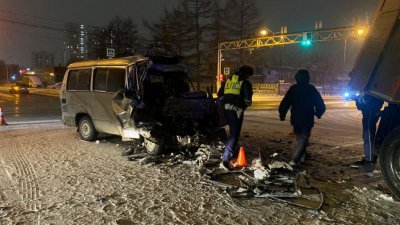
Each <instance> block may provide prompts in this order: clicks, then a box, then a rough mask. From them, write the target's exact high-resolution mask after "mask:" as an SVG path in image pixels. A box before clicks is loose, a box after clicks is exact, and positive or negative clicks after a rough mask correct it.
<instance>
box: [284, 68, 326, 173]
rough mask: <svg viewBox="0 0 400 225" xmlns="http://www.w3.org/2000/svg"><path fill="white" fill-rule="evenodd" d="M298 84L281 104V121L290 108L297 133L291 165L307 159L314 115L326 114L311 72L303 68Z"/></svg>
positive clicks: (297, 80)
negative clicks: (313, 83)
mask: <svg viewBox="0 0 400 225" xmlns="http://www.w3.org/2000/svg"><path fill="white" fill-rule="evenodd" d="M295 79H296V84H294V85H292V86H291V87H290V88H289V90H288V91H287V93H286V95H285V97H284V98H283V99H282V102H281V104H280V106H279V117H280V120H281V121H284V120H285V118H286V113H287V112H288V110H289V108H290V114H291V116H290V122H291V124H292V126H293V128H294V131H295V133H296V140H297V146H296V151H295V152H294V154H293V156H292V160H291V161H290V163H289V164H290V165H292V166H293V165H297V164H299V163H300V162H302V163H304V162H305V160H306V156H307V153H306V147H307V144H308V139H309V137H310V135H311V129H312V127H313V126H314V116H317V118H318V119H320V118H321V116H322V115H323V114H324V112H325V110H326V108H325V104H324V100H323V99H322V97H321V95H320V93H319V92H318V90H317V89H316V88H315V87H314V86H313V85H311V84H310V74H309V73H308V71H307V70H304V69H301V70H299V71H298V72H297V73H296V75H295Z"/></svg>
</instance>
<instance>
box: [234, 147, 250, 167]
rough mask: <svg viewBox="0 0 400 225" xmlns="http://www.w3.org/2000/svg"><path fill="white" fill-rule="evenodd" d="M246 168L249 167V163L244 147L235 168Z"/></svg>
mask: <svg viewBox="0 0 400 225" xmlns="http://www.w3.org/2000/svg"><path fill="white" fill-rule="evenodd" d="M246 166H247V161H246V156H245V154H244V147H240V150H239V156H238V159H237V161H236V164H235V167H246Z"/></svg>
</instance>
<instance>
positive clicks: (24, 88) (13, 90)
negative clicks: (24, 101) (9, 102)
mask: <svg viewBox="0 0 400 225" xmlns="http://www.w3.org/2000/svg"><path fill="white" fill-rule="evenodd" d="M8 91H9V92H10V94H29V89H28V85H26V84H22V83H15V84H12V85H11V86H10V88H9V89H8Z"/></svg>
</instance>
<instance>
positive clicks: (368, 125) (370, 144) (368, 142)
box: [362, 110, 379, 162]
mask: <svg viewBox="0 0 400 225" xmlns="http://www.w3.org/2000/svg"><path fill="white" fill-rule="evenodd" d="M378 112H379V111H378ZM378 112H375V111H372V110H363V111H362V114H363V118H362V125H363V140H364V154H365V160H366V161H368V162H374V161H375V160H376V156H375V151H374V143H375V134H376V123H377V122H378V119H379V116H378Z"/></svg>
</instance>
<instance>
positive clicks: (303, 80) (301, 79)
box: [294, 69, 310, 84]
mask: <svg viewBox="0 0 400 225" xmlns="http://www.w3.org/2000/svg"><path fill="white" fill-rule="evenodd" d="M294 78H295V79H296V82H297V83H298V84H308V83H310V74H309V73H308V70H305V69H300V70H299V71H297V73H296V75H295V76H294Z"/></svg>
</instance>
